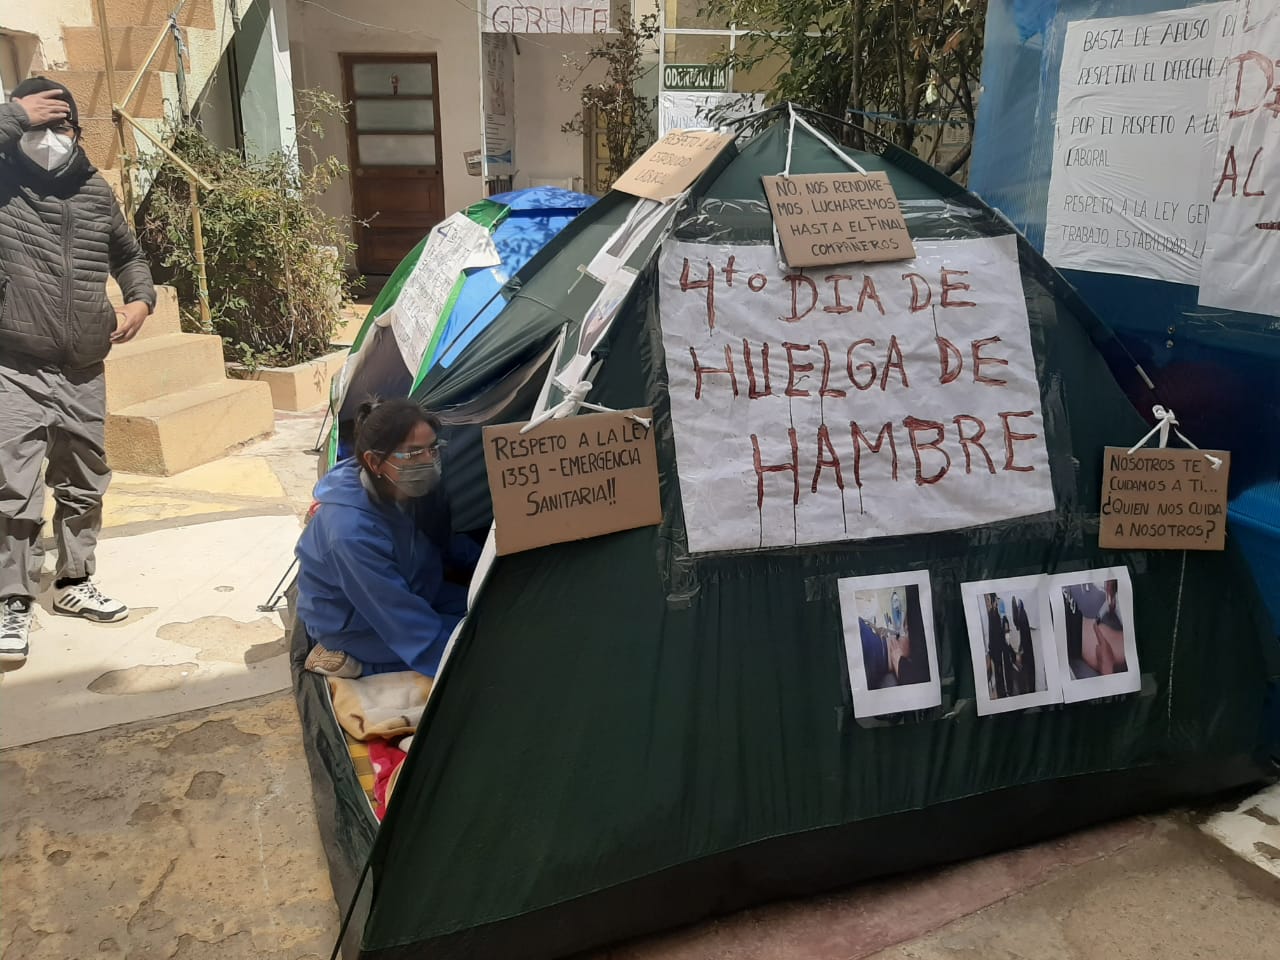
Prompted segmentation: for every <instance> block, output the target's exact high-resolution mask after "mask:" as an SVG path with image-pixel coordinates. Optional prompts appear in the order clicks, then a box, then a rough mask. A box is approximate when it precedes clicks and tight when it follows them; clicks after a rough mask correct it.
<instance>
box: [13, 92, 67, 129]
mask: <svg viewBox="0 0 1280 960" xmlns="http://www.w3.org/2000/svg"><path fill="white" fill-rule="evenodd" d="M13 102H14V103H16V104H17V105H18V106H20V107H21V108H22V109H23V111H24V112H25V113H26V115H27V123H28V124H29V125H30V126H31V127H33V128H34V127H42V126H44V125H45V124H48V123H54V122H56V121H58V120H69V119H71V104H69V103H67V101H66V100H64V99H63V96H62V91H61V90H41V91H40V92H39V93H32V94H28V95H27V96H25V97H18V98H16V99H15V100H14V101H13Z"/></svg>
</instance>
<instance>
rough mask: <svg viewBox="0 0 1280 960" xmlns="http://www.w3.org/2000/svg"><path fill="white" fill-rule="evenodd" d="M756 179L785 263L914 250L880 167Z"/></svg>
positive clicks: (863, 259)
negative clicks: (853, 171) (767, 207)
mask: <svg viewBox="0 0 1280 960" xmlns="http://www.w3.org/2000/svg"><path fill="white" fill-rule="evenodd" d="M760 179H761V180H762V181H763V182H764V193H765V196H766V197H767V198H768V200H769V207H770V209H772V210H773V221H774V224H775V225H776V226H777V228H778V239H780V240H781V241H782V252H783V254H785V255H786V258H787V264H788V265H789V266H792V267H819V266H826V265H830V264H836V263H867V262H878V261H884V260H909V259H911V258H912V257H914V256H915V255H916V250H915V247H914V246H913V245H912V243H911V235H910V234H908V233H907V221H906V219H905V218H904V217H903V215H902V207H901V206H899V204H898V196H897V194H895V193H894V192H893V187H892V186H891V185H890V184H889V177H888V176H887V175H886V174H884V173H881V172H874V173H806V174H798V175H796V176H789V175H783V176H777V177H761V178H760Z"/></svg>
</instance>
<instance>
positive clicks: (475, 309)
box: [432, 187, 595, 367]
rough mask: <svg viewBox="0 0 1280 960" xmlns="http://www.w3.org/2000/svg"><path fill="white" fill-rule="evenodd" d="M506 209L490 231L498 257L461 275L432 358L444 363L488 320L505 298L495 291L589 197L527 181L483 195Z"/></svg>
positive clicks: (589, 200)
mask: <svg viewBox="0 0 1280 960" xmlns="http://www.w3.org/2000/svg"><path fill="white" fill-rule="evenodd" d="M489 199H490V200H491V201H493V202H494V203H501V204H505V205H506V206H507V207H508V208H509V210H510V212H509V213H508V214H507V218H506V219H505V220H503V221H502V223H500V224H499V225H498V228H497V229H496V230H494V232H493V242H494V245H495V246H496V247H497V248H498V255H499V256H500V257H502V263H500V264H499V265H498V266H496V267H489V268H487V269H482V270H476V271H474V272H472V273H470V274H469V275H468V276H467V279H466V281H465V282H464V284H463V287H462V291H461V292H460V293H459V294H458V300H457V302H456V303H455V304H454V308H453V311H452V312H451V313H450V314H449V319H448V321H447V322H446V324H445V328H444V332H443V333H442V334H441V336H440V341H439V346H438V347H437V351H436V356H435V357H434V358H433V359H432V362H433V363H438V364H439V365H440V366H442V367H447V366H449V365H450V364H451V363H453V362H454V361H455V360H456V359H457V358H458V356H459V354H461V352H462V350H463V349H464V348H465V347H466V346H467V344H469V343H471V341H473V340H474V339H475V338H476V337H477V336H479V335H480V333H481V332H482V331H483V330H484V329H485V328H486V327H487V326H488V325H489V324H490V323H492V322H493V318H494V317H496V316H497V315H498V313H499V312H500V311H501V310H502V308H503V307H504V306H506V301H505V300H504V299H502V297H500V296H498V291H499V290H501V289H502V287H503V285H504V284H505V283H506V282H507V281H508V280H509V279H511V277H512V276H514V275H515V273H516V272H517V271H518V270H519V269H520V268H521V267H523V266H524V265H525V264H526V263H528V262H529V260H530V259H531V258H532V257H533V255H534V254H535V253H537V252H538V251H539V250H541V249H542V248H543V247H544V246H545V245H546V243H547V241H548V240H550V239H551V238H552V237H554V236H555V235H556V234H557V233H559V232H560V231H561V230H563V229H564V228H565V227H566V226H568V225H569V223H570V221H572V220H573V218H574V217H576V216H577V215H578V214H579V213H581V212H582V211H583V210H585V209H586V208H587V207H589V206H591V204H593V203H594V202H595V198H594V197H589V196H587V195H586V194H582V193H574V192H572V191H570V190H561V189H559V188H557V187H533V188H531V189H528V190H516V191H514V192H512V193H502V194H498V195H497V196H493V197H490V198H489Z"/></svg>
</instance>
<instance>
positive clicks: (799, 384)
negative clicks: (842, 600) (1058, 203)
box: [659, 236, 1054, 552]
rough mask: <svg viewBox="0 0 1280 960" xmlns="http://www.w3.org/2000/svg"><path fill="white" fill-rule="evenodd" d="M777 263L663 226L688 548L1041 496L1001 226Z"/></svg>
mask: <svg viewBox="0 0 1280 960" xmlns="http://www.w3.org/2000/svg"><path fill="white" fill-rule="evenodd" d="M916 252H917V256H916V258H915V259H914V260H903V261H898V262H896V263H890V264H875V265H870V264H857V265H849V266H840V267H821V268H816V269H811V270H807V271H795V272H791V273H785V272H783V271H782V269H781V268H780V267H779V264H778V258H777V254H776V253H775V251H774V249H773V247H772V246H769V245H734V246H721V245H714V244H700V243H686V242H678V241H667V242H666V243H665V244H664V245H663V249H662V257H661V260H660V264H659V269H660V271H661V275H660V307H661V313H662V342H663V347H664V348H665V351H666V366H667V377H668V385H669V389H670V395H671V418H672V428H673V432H674V434H675V444H676V462H677V466H678V471H679V476H680V493H681V497H682V499H683V501H684V514H685V523H686V526H687V529H688V538H689V549H690V550H691V551H693V552H707V551H716V550H746V549H752V548H761V547H782V546H787V547H789V546H793V545H797V544H808V543H825V542H828V541H834V540H861V539H867V538H870V537H888V536H897V535H901V534H913V533H929V532H933V531H938V530H953V529H959V528H962V527H972V526H977V525H978V524H984V523H991V522H993V521H997V520H1007V519H1010V518H1013V517H1023V516H1028V515H1031V514H1037V513H1044V512H1047V511H1051V510H1053V509H1054V500H1053V487H1052V484H1051V481H1050V476H1049V461H1048V452H1047V448H1046V446H1045V439H1044V422H1043V419H1042V417H1041V410H1040V387H1039V384H1038V382H1037V380H1036V367H1035V357H1034V354H1033V352H1032V348H1031V336H1030V327H1029V323H1028V320H1027V309H1026V302H1025V300H1024V299H1023V292H1022V278H1021V275H1020V272H1019V269H1018V260H1017V248H1016V245H1015V241H1014V238H1013V237H1012V236H1005V237H997V238H993V239H980V240H949V241H929V240H924V241H917V243H916Z"/></svg>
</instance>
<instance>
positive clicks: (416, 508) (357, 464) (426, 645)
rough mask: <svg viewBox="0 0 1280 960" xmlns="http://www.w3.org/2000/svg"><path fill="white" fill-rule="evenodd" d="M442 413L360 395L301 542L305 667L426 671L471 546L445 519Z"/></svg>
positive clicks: (453, 608) (457, 608)
mask: <svg viewBox="0 0 1280 960" xmlns="http://www.w3.org/2000/svg"><path fill="white" fill-rule="evenodd" d="M439 429H440V420H439V418H437V417H436V416H435V414H432V413H429V412H427V411H426V410H424V409H422V407H420V406H419V405H418V404H416V403H414V402H413V401H412V400H407V399H398V400H386V401H382V402H375V403H367V404H364V405H363V406H362V407H361V408H360V412H359V414H358V416H357V418H356V445H355V456H354V457H352V458H350V459H347V460H344V461H342V462H341V463H339V464H338V465H337V466H335V467H334V468H333V470H331V471H330V472H329V473H328V474H327V475H326V476H325V477H324V478H323V479H322V480H321V481H320V483H319V484H317V486H316V492H315V499H316V501H317V503H318V507H317V508H316V510H315V513H314V516H313V517H312V519H311V522H310V523H309V524H308V525H307V528H306V530H304V531H303V534H302V537H301V538H300V539H299V541H298V546H297V551H296V552H297V556H298V562H299V566H298V618H299V619H300V620H301V621H302V624H303V626H305V627H306V629H307V634H308V636H309V637H310V638H311V639H312V640H313V641H314V642H315V647H314V648H313V649H312V650H311V653H310V655H309V656H308V657H307V661H306V667H307V669H308V670H312V671H314V672H316V673H322V674H325V675H328V676H339V677H358V676H361V675H362V674H370V673H386V672H389V671H392V670H405V669H411V670H416V671H418V672H419V673H422V674H425V675H427V676H429V677H434V676H435V674H436V670H437V668H438V667H439V665H440V655H441V654H442V653H443V652H444V648H445V644H446V643H447V642H448V640H449V636H450V634H452V632H453V629H454V627H455V626H457V624H458V622H459V620H461V619H462V616H463V614H464V613H465V612H466V600H467V591H466V588H465V587H464V586H462V585H461V584H459V583H453V582H449V581H448V580H446V572H447V571H450V570H460V571H462V572H465V573H467V574H469V573H470V571H471V570H472V569H473V568H474V567H475V564H476V561H477V560H478V559H479V556H480V548H479V547H478V546H477V545H476V543H475V542H474V541H473V540H471V539H470V538H468V537H465V536H460V535H457V534H454V533H453V531H452V530H451V529H450V526H449V518H448V512H447V509H446V508H445V505H444V500H443V497H442V496H441V493H442V491H440V490H439V489H438V485H439V482H440V468H441V464H440V441H439V439H438V438H437V433H438V431H439Z"/></svg>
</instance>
